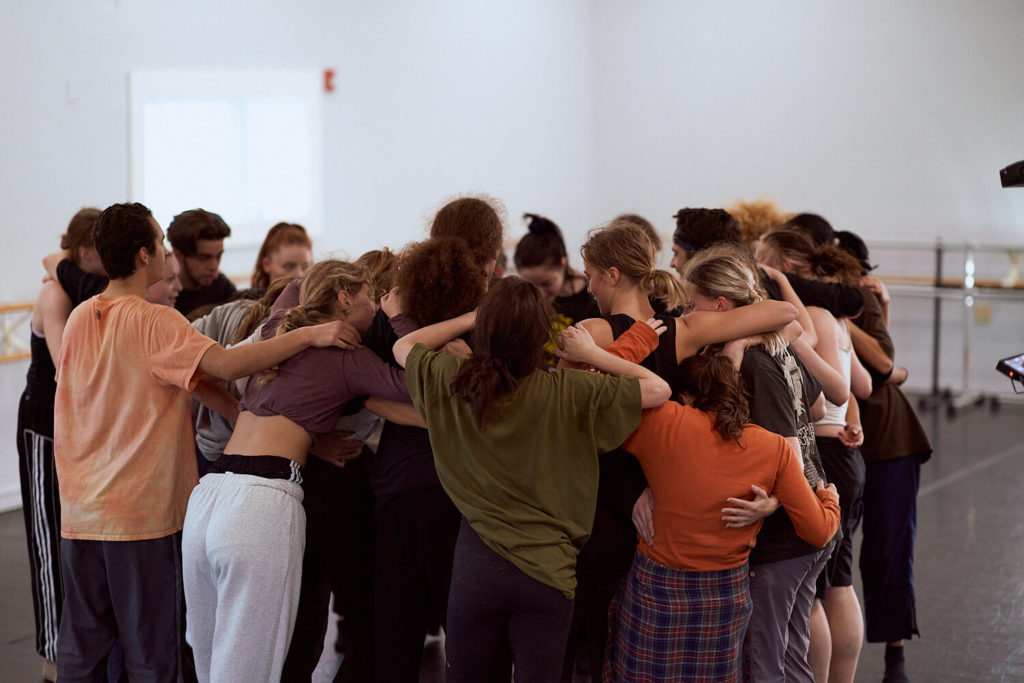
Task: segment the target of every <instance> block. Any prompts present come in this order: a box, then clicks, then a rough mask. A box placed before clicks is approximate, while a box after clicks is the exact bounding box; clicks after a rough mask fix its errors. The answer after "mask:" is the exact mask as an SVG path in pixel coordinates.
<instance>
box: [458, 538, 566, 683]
mask: <svg viewBox="0 0 1024 683" xmlns="http://www.w3.org/2000/svg"><path fill="white" fill-rule="evenodd" d="M572 604H573V603H572V600H570V599H568V598H566V597H565V596H564V595H563V594H562V592H561V591H559V590H556V589H554V588H552V587H550V586H545V585H544V584H542V583H540V582H539V581H537V580H535V579H532V578H530V577H529V576H527V575H526V574H524V573H523V572H522V571H521V570H519V569H518V568H517V567H516V566H515V565H513V564H512V563H511V562H509V561H508V560H506V559H505V558H503V557H501V556H500V555H498V554H497V553H496V552H494V551H493V550H491V549H490V548H488V547H487V546H486V545H484V543H483V541H481V540H480V537H479V536H477V534H476V532H475V531H473V529H472V528H471V527H470V526H469V523H468V522H466V520H465V519H463V520H462V526H461V528H460V529H459V540H458V542H457V543H456V545H455V563H454V567H453V569H452V588H451V593H450V595H449V597H448V628H447V631H446V633H447V639H446V645H445V655H446V657H447V673H446V677H445V680H446V681H448V683H459V682H462V681H468V682H475V681H482V680H485V679H486V678H487V677H488V672H491V671H493V670H494V667H495V664H496V660H498V659H499V658H500V657H501V656H502V655H501V653H502V652H503V651H506V650H507V649H508V648H509V647H511V651H512V659H513V661H514V663H515V669H516V680H517V681H518V683H534V682H536V683H547V682H549V681H550V682H555V681H558V679H559V676H560V675H561V671H562V658H563V657H564V654H565V641H566V637H567V636H568V633H569V624H570V623H571V621H572Z"/></svg>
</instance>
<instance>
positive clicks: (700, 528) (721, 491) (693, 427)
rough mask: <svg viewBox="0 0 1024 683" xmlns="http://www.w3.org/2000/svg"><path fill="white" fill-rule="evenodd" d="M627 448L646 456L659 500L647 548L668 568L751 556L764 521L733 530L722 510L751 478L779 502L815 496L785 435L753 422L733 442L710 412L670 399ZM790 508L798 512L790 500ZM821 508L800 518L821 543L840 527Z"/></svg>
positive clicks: (697, 567)
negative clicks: (818, 512)
mask: <svg viewBox="0 0 1024 683" xmlns="http://www.w3.org/2000/svg"><path fill="white" fill-rule="evenodd" d="M623 447H624V448H625V449H626V450H629V451H630V452H632V453H634V454H635V455H636V456H637V458H638V459H639V460H640V463H641V465H642V466H643V468H644V473H645V474H646V475H647V480H648V481H649V482H650V485H651V490H652V493H653V494H654V499H655V500H656V501H658V504H657V506H656V507H655V510H654V543H653V544H652V545H651V546H646V545H643V544H642V545H641V546H640V550H641V552H643V553H644V554H646V555H647V556H648V557H650V558H651V559H653V560H656V561H657V562H660V563H661V564H664V565H666V566H669V567H674V568H677V569H687V570H691V571H714V570H718V569H728V568H732V567H736V566H739V565H741V564H743V563H744V562H746V560H747V556H748V555H749V553H750V548H751V547H752V546H753V541H754V537H755V535H756V534H757V531H758V529H760V524H756V525H751V526H746V527H740V528H727V527H725V525H723V524H722V519H721V518H722V514H721V511H722V501H723V500H725V499H726V498H741V497H745V496H747V495H749V491H750V484H751V483H754V484H756V485H757V486H760V487H761V488H764V489H765V490H766V491H774V490H777V491H778V492H777V494H776V495H777V496H778V497H779V499H780V500H783V499H785V498H787V497H789V500H790V501H793V502H798V501H799V502H802V503H804V504H806V503H807V502H808V501H810V497H811V490H810V487H809V486H808V485H807V483H806V481H805V480H804V478H803V475H802V472H801V471H800V470H799V467H795V468H794V465H795V464H796V458H795V455H794V454H793V452H792V449H791V448H790V447H789V446H788V445H787V444H786V442H785V439H783V438H782V437H781V436H778V435H777V434H773V433H771V432H768V431H766V430H764V429H761V428H760V427H757V426H754V425H747V427H746V428H745V429H744V430H743V435H742V436H741V437H740V438H739V441H738V442H737V441H726V440H724V439H722V437H721V436H720V435H719V434H718V433H717V432H715V431H714V428H713V417H712V416H711V415H709V414H708V413H705V412H703V411H700V410H697V409H695V408H690V407H687V406H680V405H679V404H676V403H671V402H670V403H667V404H666V405H665V406H663V407H662V408H659V409H658V410H656V411H652V412H651V413H649V414H648V415H647V416H645V419H644V422H643V423H642V424H641V427H640V429H638V430H637V432H636V433H635V434H634V435H633V436H632V437H630V439H629V440H628V441H627V442H626V443H625V444H624V445H623ZM793 472H795V473H797V474H798V475H799V476H798V477H796V478H794V477H792V476H790V475H791V473H793ZM787 511H789V512H790V514H791V515H793V514H794V512H793V511H792V510H790V508H789V506H787ZM801 513H802V514H801ZM815 513H816V511H815V510H814V509H813V507H803V508H801V509H799V510H798V511H797V512H796V514H797V516H799V517H801V519H798V520H794V522H795V523H796V524H797V526H798V528H801V527H802V531H803V533H804V534H805V535H807V536H810V538H809V539H808V540H810V541H811V542H812V543H815V544H817V545H822V544H824V543H826V542H827V541H828V539H829V538H831V533H835V529H834V528H833V527H834V524H832V525H829V524H828V523H827V518H826V517H823V516H821V515H816V514H815ZM815 516H817V517H818V518H817V519H815ZM826 532H831V533H829V534H828V535H824V533H826Z"/></svg>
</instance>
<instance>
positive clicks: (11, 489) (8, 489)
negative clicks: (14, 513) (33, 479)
mask: <svg viewBox="0 0 1024 683" xmlns="http://www.w3.org/2000/svg"><path fill="white" fill-rule="evenodd" d="M20 508H21V487H20V486H5V487H3V488H0V512H10V511H11V510H18V509H20Z"/></svg>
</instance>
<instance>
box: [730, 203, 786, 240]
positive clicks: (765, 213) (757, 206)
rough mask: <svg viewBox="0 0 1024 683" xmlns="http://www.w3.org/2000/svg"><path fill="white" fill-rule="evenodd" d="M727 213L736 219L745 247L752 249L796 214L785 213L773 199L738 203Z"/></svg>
mask: <svg viewBox="0 0 1024 683" xmlns="http://www.w3.org/2000/svg"><path fill="white" fill-rule="evenodd" d="M726 211H728V212H729V214H730V215H731V216H732V217H733V218H735V219H736V222H737V223H739V225H740V234H742V235H743V246H744V247H746V248H747V249H750V247H751V245H752V244H753V243H754V242H756V241H757V240H759V239H761V236H762V235H763V234H765V233H766V232H768V231H769V230H774V229H775V228H778V227H779V226H781V225H783V224H785V223H786V222H787V221H788V220H789V219H790V218H792V217H793V215H794V214H792V213H787V212H785V211H783V210H782V209H781V208H780V207H779V205H778V204H777V203H776V202H775V200H773V199H765V198H763V197H762V198H759V199H753V200H744V199H740V200H738V201H736V202H735V203H734V204H733V205H732V206H729V207H726Z"/></svg>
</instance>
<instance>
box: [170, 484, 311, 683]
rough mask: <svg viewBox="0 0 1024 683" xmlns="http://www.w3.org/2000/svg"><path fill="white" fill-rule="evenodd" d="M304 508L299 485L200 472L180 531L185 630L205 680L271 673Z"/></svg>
mask: <svg viewBox="0 0 1024 683" xmlns="http://www.w3.org/2000/svg"><path fill="white" fill-rule="evenodd" d="M305 539H306V516H305V513H304V512H303V509H302V487H301V486H300V485H299V484H296V483H293V482H289V481H285V480H283V479H264V478H263V477H257V476H253V475H248V474H234V473H224V474H207V475H206V476H205V477H203V478H202V479H201V480H200V482H199V486H197V487H196V488H195V489H194V490H193V491H192V496H191V497H190V498H189V501H188V512H187V513H186V515H185V528H184V530H183V532H182V576H183V578H184V584H185V602H186V604H187V612H186V623H187V633H186V638H187V640H188V642H189V644H190V645H191V646H192V649H193V651H194V653H195V660H196V673H197V674H198V676H199V680H200V682H201V683H207V682H208V681H216V682H217V683H221V682H222V681H224V682H226V683H230V682H232V681H246V682H248V681H276V680H279V679H280V677H281V669H282V667H283V666H284V659H285V655H286V654H287V652H288V642H289V640H291V636H292V629H293V628H294V626H295V612H296V610H297V609H298V602H299V587H300V583H301V579H302V553H303V549H304V547H305Z"/></svg>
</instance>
